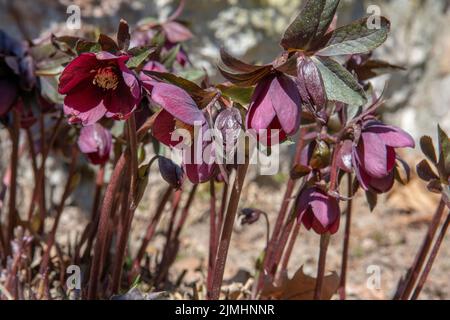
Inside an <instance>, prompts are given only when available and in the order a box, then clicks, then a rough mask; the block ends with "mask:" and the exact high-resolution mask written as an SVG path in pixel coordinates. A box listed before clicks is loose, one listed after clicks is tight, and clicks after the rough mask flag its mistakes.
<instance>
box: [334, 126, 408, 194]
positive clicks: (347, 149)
mask: <svg viewBox="0 0 450 320" xmlns="http://www.w3.org/2000/svg"><path fill="white" fill-rule="evenodd" d="M414 146H415V143H414V139H413V138H412V137H411V136H410V135H409V134H408V133H407V132H405V131H403V130H402V129H400V128H397V127H394V126H389V125H385V124H383V123H382V122H380V121H374V120H371V121H368V122H366V123H364V124H363V126H362V129H361V136H360V137H359V141H357V142H356V144H355V142H353V143H352V142H351V141H350V140H346V141H345V142H344V144H343V145H342V147H341V150H340V155H339V158H338V165H339V167H340V168H341V169H342V170H345V171H351V167H352V166H353V168H354V170H355V174H356V177H357V179H358V181H359V184H360V185H361V187H362V188H363V189H364V190H366V191H367V190H371V191H374V192H376V193H384V192H387V191H389V190H390V189H391V188H392V185H393V184H394V167H395V160H396V158H397V155H396V153H395V148H405V147H411V148H414Z"/></svg>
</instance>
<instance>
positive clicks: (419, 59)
mask: <svg viewBox="0 0 450 320" xmlns="http://www.w3.org/2000/svg"><path fill="white" fill-rule="evenodd" d="M449 2H450V1H448V0H390V1H389V0H371V1H359V0H342V1H341V8H340V10H339V22H338V24H344V23H347V22H350V21H352V20H354V19H356V18H359V17H361V16H363V15H365V14H366V13H367V9H368V8H369V6H373V5H375V6H379V8H380V10H381V11H380V12H381V14H382V15H384V16H387V17H388V18H389V19H390V20H391V22H392V28H391V29H392V31H391V36H390V37H389V39H388V41H387V42H386V44H385V45H384V46H383V47H382V48H379V49H378V50H376V55H377V56H379V57H381V58H383V59H384V60H387V61H389V62H390V63H393V64H398V65H401V66H404V67H405V68H406V71H403V72H398V73H395V74H392V75H389V76H383V77H380V78H377V79H375V86H376V88H378V90H382V89H383V87H384V85H385V82H386V81H388V85H387V90H386V92H385V98H386V100H387V103H386V105H385V108H384V114H383V117H384V120H385V121H386V122H388V123H392V124H396V125H398V126H401V127H402V128H404V129H405V130H407V131H408V132H410V133H411V134H412V135H413V136H414V137H415V138H416V139H418V138H419V137H420V136H422V135H424V134H427V135H431V136H433V137H434V138H435V136H436V124H437V123H440V124H441V126H442V127H443V128H444V129H445V130H446V131H447V132H449V131H450V112H449V108H450V32H449V31H448V30H450V9H449V7H450V6H449ZM72 4H75V5H78V6H79V7H80V9H81V19H82V20H81V22H82V28H83V30H85V29H86V28H92V27H93V26H97V27H99V28H100V29H101V30H102V32H104V33H114V32H115V30H116V27H117V24H118V22H119V20H120V18H124V19H126V20H127V21H128V22H129V24H130V25H131V26H133V25H134V24H135V23H136V22H138V21H139V20H141V19H143V18H146V17H157V18H160V19H164V17H167V16H168V15H170V13H171V12H173V10H174V9H175V8H176V6H177V4H178V0H74V1H69V0H15V1H13V0H0V28H1V29H4V30H6V31H7V32H8V33H11V34H12V35H14V36H16V37H19V38H20V37H22V38H28V39H35V38H40V37H41V38H42V37H46V36H48V35H49V34H50V33H54V34H56V35H64V34H74V33H75V34H76V33H77V32H79V31H74V30H69V29H68V28H67V26H66V20H67V18H68V17H69V15H70V14H67V12H66V10H67V8H68V6H69V5H72ZM300 6H301V0H187V1H186V8H185V10H184V13H183V14H182V16H181V19H183V20H186V21H188V22H191V23H192V30H193V33H194V34H195V36H196V37H195V38H194V39H193V40H192V41H190V42H188V43H187V47H188V48H187V49H188V50H187V51H188V52H189V53H190V58H191V60H192V63H193V65H194V66H195V67H196V68H204V69H206V70H207V72H208V74H209V75H211V76H212V77H213V79H216V80H220V76H219V75H218V74H217V73H216V71H215V64H216V63H217V59H218V55H219V48H220V47H221V46H224V47H225V48H226V49H227V50H228V51H229V52H231V53H232V54H234V55H236V56H240V57H242V59H244V60H246V61H249V62H268V61H271V60H272V59H273V58H274V57H275V56H276V55H277V54H278V53H279V50H280V47H279V45H278V41H279V39H280V36H281V34H282V33H283V31H284V29H285V28H286V26H287V25H288V24H289V22H290V20H291V19H292V18H293V16H294V15H295V14H296V12H297V11H298V9H299V7H300ZM370 13H372V12H370ZM0 99H1V97H0ZM0 148H1V149H0V150H1V151H0V172H1V173H3V172H4V169H5V168H6V166H7V164H8V163H9V154H10V153H9V148H10V146H9V140H8V139H7V132H5V130H0ZM411 153H412V152H410V153H409V155H410V157H409V158H407V159H408V162H409V163H410V165H411V167H414V166H415V164H416V163H417V162H418V160H417V159H418V158H417V155H416V156H412V155H411ZM22 161H23V162H24V166H26V165H29V164H28V160H27V159H22ZM25 163H27V164H25ZM284 163H285V164H286V165H288V161H284ZM66 171H67V168H66V166H65V165H64V164H61V163H60V161H58V159H57V157H51V158H50V159H49V168H48V169H47V172H51V174H49V175H48V177H47V178H48V179H49V180H50V183H49V184H50V185H51V186H52V188H54V189H55V194H56V196H55V199H59V197H60V196H59V195H58V194H60V193H61V192H62V190H60V189H61V183H60V181H65V176H66V174H67V172H66ZM286 172H287V170H283V172H282V173H280V174H279V175H277V176H276V177H272V182H271V183H270V184H268V183H264V181H263V179H262V178H258V179H257V180H254V179H248V180H249V181H248V184H247V187H246V189H245V190H246V191H245V194H244V195H243V197H242V206H243V207H251V206H256V207H259V208H262V209H264V210H265V211H266V212H268V213H269V216H270V220H271V221H273V220H274V218H275V217H276V212H277V210H278V208H279V205H280V202H281V198H282V188H284V187H283V186H284V181H285V180H286V178H287V173H286ZM31 177H32V176H31V171H30V169H29V168H27V170H21V171H20V176H19V185H20V186H23V190H22V189H20V191H19V192H21V196H20V198H19V201H20V202H21V203H22V204H24V203H25V204H26V203H27V202H28V200H27V199H29V197H30V195H29V193H30V192H31V190H27V188H26V186H27V181H28V180H29V179H31ZM93 177H94V174H93V173H92V171H90V170H86V172H83V181H82V182H81V184H80V187H79V188H78V189H79V190H77V194H76V195H75V196H74V197H73V199H71V201H70V203H71V205H70V206H69V207H68V208H66V209H65V211H64V214H63V215H62V222H61V230H60V231H58V233H60V234H61V237H64V238H66V237H68V235H70V236H75V234H76V232H80V231H81V230H83V227H84V225H85V224H86V222H87V219H88V217H87V215H86V213H87V212H89V208H90V205H91V204H90V203H86V200H85V199H88V198H90V197H89V195H91V194H92V192H93V190H92V181H93V179H94V178H93ZM160 181H161V180H160V177H159V174H158V173H156V172H155V174H153V175H152V176H151V181H150V184H151V185H152V188H151V189H152V190H151V192H149V196H148V199H147V198H146V199H145V201H143V204H142V205H141V207H140V208H139V210H138V212H137V215H136V219H135V221H134V230H135V231H134V233H133V238H132V241H131V244H133V243H139V239H140V237H142V234H143V232H144V229H145V228H146V226H147V224H148V222H149V219H150V218H149V217H150V216H151V215H152V214H153V212H154V209H155V206H156V203H157V201H158V197H159V196H158V192H157V191H158V190H159V189H161V188H162V187H163V186H162V185H161V183H160ZM266 182H267V181H266ZM189 188H190V187H186V189H187V190H189ZM150 194H151V195H150ZM207 194H208V191H207V186H201V188H200V196H199V199H198V200H197V201H195V204H194V207H193V210H192V214H191V216H190V218H189V221H188V225H187V228H186V231H185V237H184V238H183V243H182V244H181V246H182V250H181V252H182V253H181V254H180V257H179V259H178V260H177V263H176V265H175V266H174V272H175V273H177V274H175V277H176V276H177V275H179V273H180V272H183V270H187V271H188V273H187V279H188V280H189V281H195V280H196V279H197V278H201V274H200V272H199V271H198V270H200V269H199V268H198V266H199V265H202V264H203V265H204V263H205V260H204V258H205V252H206V251H207V248H206V244H207V239H206V238H207V234H208V230H207V228H208V219H207V210H208V205H207V203H208V195H207ZM436 203H437V199H436V198H435V197H432V196H431V197H430V194H429V193H428V192H427V191H426V188H425V185H424V183H422V182H420V180H419V179H417V177H416V176H414V175H413V180H412V182H411V183H410V184H409V185H408V186H407V187H405V188H403V187H399V186H397V187H396V188H395V190H394V191H393V192H392V193H391V194H390V195H388V196H384V197H383V198H382V199H380V205H379V206H378V208H377V209H376V210H375V212H373V213H370V212H369V209H368V208H367V207H366V205H365V201H364V199H363V196H361V195H359V196H358V198H357V200H356V205H355V207H356V208H357V210H356V211H357V212H355V222H354V231H353V232H354V233H353V235H354V238H352V243H351V252H350V261H349V263H350V265H349V268H350V269H351V270H352V274H351V275H350V277H351V278H350V279H349V295H350V298H383V299H386V298H389V297H390V296H391V295H392V292H393V290H394V288H395V285H396V283H395V281H396V279H398V277H399V276H400V275H401V274H403V273H404V271H405V270H406V268H407V267H408V266H409V265H410V263H411V261H412V259H413V255H414V252H416V250H417V248H418V246H419V245H420V242H421V241H422V237H423V234H424V232H425V230H426V226H427V224H428V223H429V221H430V218H431V215H432V210H434V207H435V205H436ZM25 204H24V206H25V207H27V206H26V205H25ZM166 209H169V208H166ZM167 217H168V215H167ZM163 223H168V221H163ZM341 229H343V228H341ZM235 231H236V233H235V235H234V236H233V238H232V244H231V250H230V251H231V254H230V257H229V259H230V260H229V264H228V265H227V272H226V278H227V279H231V278H233V276H234V275H236V276H239V275H240V276H242V275H243V274H244V278H245V275H247V276H248V272H251V271H252V266H253V264H254V263H255V261H256V259H257V256H258V254H259V252H261V250H262V249H263V247H264V239H265V226H264V224H258V225H256V226H255V227H254V229H253V230H252V232H242V231H243V230H241V229H239V228H237V230H235ZM193 234H195V235H196V236H195V237H192V235H193ZM161 239H163V238H161ZM300 239H301V241H300V240H299V241H298V245H299V247H297V248H296V253H295V254H294V255H293V258H292V261H291V267H292V269H290V271H291V272H293V271H295V269H296V268H297V267H298V266H299V265H301V264H304V265H305V271H306V272H308V273H314V272H315V270H314V268H315V266H316V258H317V252H316V248H318V237H317V236H316V235H314V234H313V233H308V232H304V231H302V232H301V234H300ZM341 241H342V230H340V232H339V234H338V235H337V236H336V237H334V239H333V244H332V246H331V248H330V250H329V263H330V266H329V268H330V269H334V270H338V268H339V261H340V254H341V251H340V250H341ZM157 249H158V243H156V244H152V245H151V246H150V248H149V249H148V250H150V251H151V250H157ZM449 254H450V238H448V237H447V239H446V242H445V243H444V244H443V249H442V252H441V254H440V257H441V258H440V259H439V258H438V259H437V262H436V265H435V266H434V269H433V271H432V273H431V275H430V281H429V283H428V284H427V286H426V288H425V289H424V296H423V297H424V298H447V299H448V298H450V295H449V294H450V282H449V281H448V274H449V272H450V259H449V257H450V255H449ZM373 264H375V265H382V266H383V269H382V270H383V280H382V288H381V290H379V291H370V290H368V289H367V287H366V286H365V283H366V279H367V271H366V270H367V267H369V266H371V265H373ZM234 280H235V281H240V282H245V279H244V280H243V279H239V280H237V278H236V277H235V279H234ZM230 283H232V281H231V282H230Z"/></svg>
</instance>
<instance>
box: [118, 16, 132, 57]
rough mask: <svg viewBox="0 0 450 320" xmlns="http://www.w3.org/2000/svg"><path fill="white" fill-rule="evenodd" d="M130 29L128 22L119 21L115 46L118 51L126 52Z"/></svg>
mask: <svg viewBox="0 0 450 320" xmlns="http://www.w3.org/2000/svg"><path fill="white" fill-rule="evenodd" d="M130 38H131V36H130V27H129V26H128V22H126V21H125V20H123V19H120V23H119V28H118V30H117V44H118V45H119V49H120V50H128V47H129V46H130Z"/></svg>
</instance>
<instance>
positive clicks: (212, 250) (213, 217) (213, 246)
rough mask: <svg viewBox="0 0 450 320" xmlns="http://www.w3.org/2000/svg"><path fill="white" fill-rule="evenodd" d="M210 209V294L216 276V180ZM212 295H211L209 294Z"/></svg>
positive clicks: (210, 192) (207, 286) (211, 186)
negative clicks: (214, 275)
mask: <svg viewBox="0 0 450 320" xmlns="http://www.w3.org/2000/svg"><path fill="white" fill-rule="evenodd" d="M209 194H210V203H209V205H210V209H209V255H208V275H207V280H206V288H207V291H208V292H211V291H212V280H213V274H214V263H215V260H216V252H217V251H216V250H217V241H218V238H217V235H216V234H217V221H216V220H217V217H216V189H215V186H214V179H211V180H210V181H209ZM208 295H210V293H208Z"/></svg>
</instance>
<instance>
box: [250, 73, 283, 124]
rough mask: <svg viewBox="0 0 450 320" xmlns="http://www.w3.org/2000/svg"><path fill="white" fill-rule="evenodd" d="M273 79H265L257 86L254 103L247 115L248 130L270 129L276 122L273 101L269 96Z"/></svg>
mask: <svg viewBox="0 0 450 320" xmlns="http://www.w3.org/2000/svg"><path fill="white" fill-rule="evenodd" d="M272 79H273V78H267V79H264V80H262V81H261V82H260V83H258V85H257V86H256V88H255V92H254V93H253V97H252V103H251V104H250V108H249V111H248V113H247V118H246V124H247V129H254V130H256V131H258V130H262V129H268V128H269V126H270V124H271V123H272V121H273V120H274V118H275V116H276V112H275V109H274V108H273V106H272V99H271V98H270V96H269V94H268V91H269V88H270V84H271V82H272Z"/></svg>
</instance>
